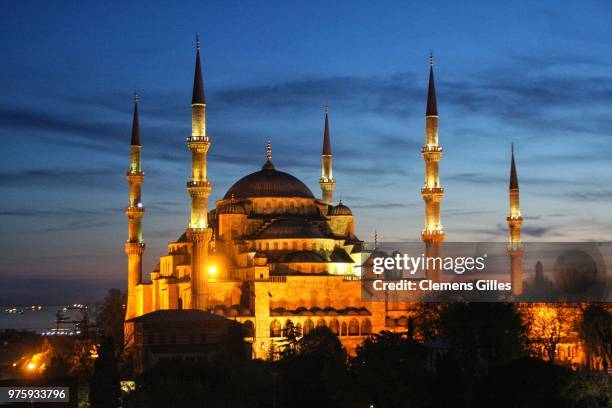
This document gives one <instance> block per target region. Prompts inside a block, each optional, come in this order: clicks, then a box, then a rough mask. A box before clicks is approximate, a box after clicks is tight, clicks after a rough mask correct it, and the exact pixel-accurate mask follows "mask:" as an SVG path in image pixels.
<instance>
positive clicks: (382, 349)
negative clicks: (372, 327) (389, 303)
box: [350, 331, 435, 407]
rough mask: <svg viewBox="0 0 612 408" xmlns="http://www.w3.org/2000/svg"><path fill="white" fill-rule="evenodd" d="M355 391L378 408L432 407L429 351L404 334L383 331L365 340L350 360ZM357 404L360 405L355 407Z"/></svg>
mask: <svg viewBox="0 0 612 408" xmlns="http://www.w3.org/2000/svg"><path fill="white" fill-rule="evenodd" d="M350 372H351V374H352V378H351V379H352V381H353V382H354V384H355V387H354V390H353V392H354V393H356V394H357V400H358V401H360V402H361V403H362V404H363V403H364V402H367V403H368V405H369V404H370V403H371V404H372V405H374V406H375V407H403V406H406V404H407V403H408V401H410V404H411V405H410V406H411V407H427V406H432V405H433V404H432V400H433V399H434V398H435V393H434V392H433V391H434V387H433V385H434V382H433V378H434V375H433V371H432V369H431V367H428V350H427V348H426V347H425V346H423V345H422V344H421V343H417V342H415V341H412V340H410V339H409V338H408V337H407V336H406V335H404V334H402V333H392V332H389V331H383V332H381V333H379V334H374V335H372V336H371V337H369V338H368V339H366V340H365V341H364V342H363V344H362V345H361V346H359V347H358V348H357V354H356V356H355V357H353V358H352V359H351V361H350ZM352 405H355V406H356V405H357V404H352Z"/></svg>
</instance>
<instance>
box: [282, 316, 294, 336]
mask: <svg viewBox="0 0 612 408" xmlns="http://www.w3.org/2000/svg"><path fill="white" fill-rule="evenodd" d="M283 335H284V336H285V337H289V336H290V335H293V336H295V325H294V324H293V322H292V321H291V320H289V319H287V321H286V322H285V327H284V328H283Z"/></svg>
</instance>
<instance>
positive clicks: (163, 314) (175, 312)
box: [128, 309, 227, 323]
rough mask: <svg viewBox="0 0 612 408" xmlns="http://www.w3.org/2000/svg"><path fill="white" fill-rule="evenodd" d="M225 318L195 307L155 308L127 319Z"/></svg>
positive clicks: (154, 321)
mask: <svg viewBox="0 0 612 408" xmlns="http://www.w3.org/2000/svg"><path fill="white" fill-rule="evenodd" d="M221 320H227V319H226V318H225V317H223V316H219V315H216V314H212V313H208V312H205V311H203V310H196V309H166V310H156V311H154V312H151V313H147V314H143V315H142V316H138V317H135V318H133V319H130V320H128V321H129V322H133V323H166V322H169V321H173V322H196V321H197V322H203V321H221Z"/></svg>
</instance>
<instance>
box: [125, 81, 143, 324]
mask: <svg viewBox="0 0 612 408" xmlns="http://www.w3.org/2000/svg"><path fill="white" fill-rule="evenodd" d="M141 149H142V146H141V145H140V125H139V123H138V94H137V93H134V119H133V122H132V141H131V145H130V169H129V170H128V172H127V173H126V176H127V180H128V183H129V185H130V202H129V206H128V207H126V209H125V215H126V216H127V218H128V240H127V242H126V243H125V253H126V254H127V256H128V297H127V310H126V315H125V320H128V319H131V318H132V317H135V316H136V314H137V305H136V285H138V284H140V283H141V280H142V254H143V253H144V250H145V244H144V242H143V240H142V217H143V216H144V207H143V206H142V198H141V186H142V180H143V179H144V173H143V172H142V167H141Z"/></svg>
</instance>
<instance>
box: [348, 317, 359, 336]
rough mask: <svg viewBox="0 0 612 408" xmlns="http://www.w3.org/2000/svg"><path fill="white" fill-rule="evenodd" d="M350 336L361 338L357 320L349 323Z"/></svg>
mask: <svg viewBox="0 0 612 408" xmlns="http://www.w3.org/2000/svg"><path fill="white" fill-rule="evenodd" d="M348 335H349V336H359V322H358V321H357V319H355V318H353V319H351V321H350V322H349V327H348Z"/></svg>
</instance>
